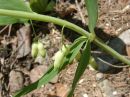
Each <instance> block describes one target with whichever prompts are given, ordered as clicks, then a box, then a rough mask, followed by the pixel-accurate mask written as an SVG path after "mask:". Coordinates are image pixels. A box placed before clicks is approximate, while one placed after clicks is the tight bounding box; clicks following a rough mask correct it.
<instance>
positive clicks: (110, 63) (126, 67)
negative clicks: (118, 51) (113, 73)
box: [97, 58, 129, 68]
mask: <svg viewBox="0 0 130 97" xmlns="http://www.w3.org/2000/svg"><path fill="white" fill-rule="evenodd" d="M97 59H98V60H100V61H102V62H103V63H105V64H106V65H109V66H111V67H115V68H127V67H129V66H128V65H126V66H116V65H113V64H111V63H108V62H106V61H105V60H103V59H101V58H97Z"/></svg>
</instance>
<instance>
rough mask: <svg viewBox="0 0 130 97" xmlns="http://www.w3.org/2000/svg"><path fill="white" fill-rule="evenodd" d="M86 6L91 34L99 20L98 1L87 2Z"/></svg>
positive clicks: (88, 0)
mask: <svg viewBox="0 0 130 97" xmlns="http://www.w3.org/2000/svg"><path fill="white" fill-rule="evenodd" d="M85 5H86V9H87V12H88V19H89V24H88V27H89V30H90V32H92V33H93V32H94V28H95V26H96V23H97V19H98V3H97V0H85Z"/></svg>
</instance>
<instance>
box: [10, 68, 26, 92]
mask: <svg viewBox="0 0 130 97" xmlns="http://www.w3.org/2000/svg"><path fill="white" fill-rule="evenodd" d="M23 83H24V78H23V74H22V73H21V72H19V71H14V70H12V71H11V72H10V74H9V88H10V92H11V94H12V93H15V92H16V91H17V90H20V89H21V88H22V87H23Z"/></svg>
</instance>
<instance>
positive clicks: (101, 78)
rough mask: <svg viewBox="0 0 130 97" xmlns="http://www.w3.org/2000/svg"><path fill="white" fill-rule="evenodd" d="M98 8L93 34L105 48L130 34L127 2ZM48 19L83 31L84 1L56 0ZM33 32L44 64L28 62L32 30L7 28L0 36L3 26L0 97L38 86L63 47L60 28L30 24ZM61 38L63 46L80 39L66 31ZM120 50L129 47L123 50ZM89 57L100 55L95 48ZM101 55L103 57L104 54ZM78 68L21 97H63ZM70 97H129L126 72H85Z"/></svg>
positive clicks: (105, 2)
mask: <svg viewBox="0 0 130 97" xmlns="http://www.w3.org/2000/svg"><path fill="white" fill-rule="evenodd" d="M98 5H99V19H98V23H97V26H96V29H95V31H96V34H97V36H98V37H100V38H101V39H102V40H103V41H104V42H106V43H107V42H109V41H111V40H113V39H115V38H116V37H118V36H119V35H120V34H121V33H123V32H124V31H126V30H128V29H130V0H98ZM47 14H49V15H53V14H54V16H56V17H59V18H62V19H65V20H67V21H70V22H73V23H75V24H77V25H79V26H81V27H83V28H84V29H86V30H88V27H86V26H85V25H87V24H88V16H87V11H86V9H85V4H84V0H58V2H57V4H56V6H55V8H54V11H53V12H51V13H47ZM33 26H34V29H35V34H36V35H37V36H38V37H39V38H40V39H41V42H42V43H43V44H44V47H45V49H46V51H47V54H46V57H45V58H42V57H38V58H36V59H34V58H32V57H31V53H30V51H31V48H30V46H31V43H32V42H31V41H33V37H34V33H33V29H32V27H31V26H23V25H22V24H15V25H9V26H6V28H5V30H4V31H2V29H3V28H4V26H1V27H0V48H1V50H0V92H1V95H0V97H11V95H13V94H14V93H15V92H16V91H17V90H19V89H21V88H22V87H24V86H27V85H29V84H30V83H32V82H35V81H36V80H38V79H39V78H40V77H41V76H42V75H43V74H44V72H45V71H46V70H47V68H48V67H49V65H50V64H51V63H52V62H53V56H54V54H55V53H56V52H57V51H58V50H59V49H60V47H61V45H62V35H61V30H62V28H61V27H59V26H57V25H54V24H52V23H42V22H36V21H33ZM20 32H26V33H24V34H20ZM30 33H31V34H30ZM64 34H65V39H64V42H65V43H68V44H71V43H72V42H73V41H74V39H76V38H77V37H79V35H78V34H75V33H74V32H73V31H71V30H68V29H64ZM20 35H21V36H20ZM21 37H24V38H23V39H21ZM22 40H25V42H24V41H22ZM22 44H24V45H22ZM117 44H118V41H117ZM125 45H126V47H128V44H125ZM129 45H130V44H129ZM126 49H127V48H126ZM129 50H130V49H127V52H125V50H124V49H123V50H122V52H123V54H124V55H125V56H127V57H130V53H129V52H130V51H129ZM92 51H93V52H101V50H99V49H98V48H97V46H95V45H94V44H93V45H92ZM124 52H125V53H124ZM103 54H105V55H106V53H105V52H104V53H103ZM121 54H122V53H121ZM99 56H100V54H99ZM107 57H109V56H107ZM104 59H105V57H104ZM110 61H111V60H110ZM77 63H78V62H77V61H76V60H74V61H73V63H71V64H70V65H68V66H67V68H65V69H64V70H63V71H62V72H61V73H60V74H59V75H57V76H56V77H55V78H54V79H53V80H51V81H50V83H48V84H47V85H45V86H43V87H42V88H40V89H37V90H34V91H33V92H31V93H29V94H27V95H25V96H23V97H66V95H67V92H68V90H69V87H70V86H71V84H72V80H73V77H74V74H75V71H76V67H77ZM110 63H112V62H110ZM116 63H120V62H116ZM112 64H115V63H112ZM109 71H110V72H109ZM115 71H117V72H115ZM73 97H130V67H128V66H127V67H126V66H125V67H123V68H121V69H119V68H114V67H113V68H109V69H106V70H105V71H103V72H101V71H100V70H94V69H92V68H91V67H88V68H87V69H86V71H85V73H84V74H83V76H82V78H81V79H80V81H79V82H78V85H77V87H76V90H75V92H74V95H73Z"/></svg>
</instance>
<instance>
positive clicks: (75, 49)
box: [62, 36, 87, 69]
mask: <svg viewBox="0 0 130 97" xmlns="http://www.w3.org/2000/svg"><path fill="white" fill-rule="evenodd" d="M86 40H87V38H86V37H84V36H82V37H80V38H78V39H76V40H75V41H74V43H73V44H72V45H71V47H70V50H69V52H68V54H67V56H66V58H65V59H64V64H63V66H62V69H63V68H64V67H65V66H66V65H67V64H69V63H71V62H72V61H73V60H74V58H75V57H76V56H77V54H78V53H79V51H80V49H81V47H82V45H83V44H84V42H85V41H86Z"/></svg>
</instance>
